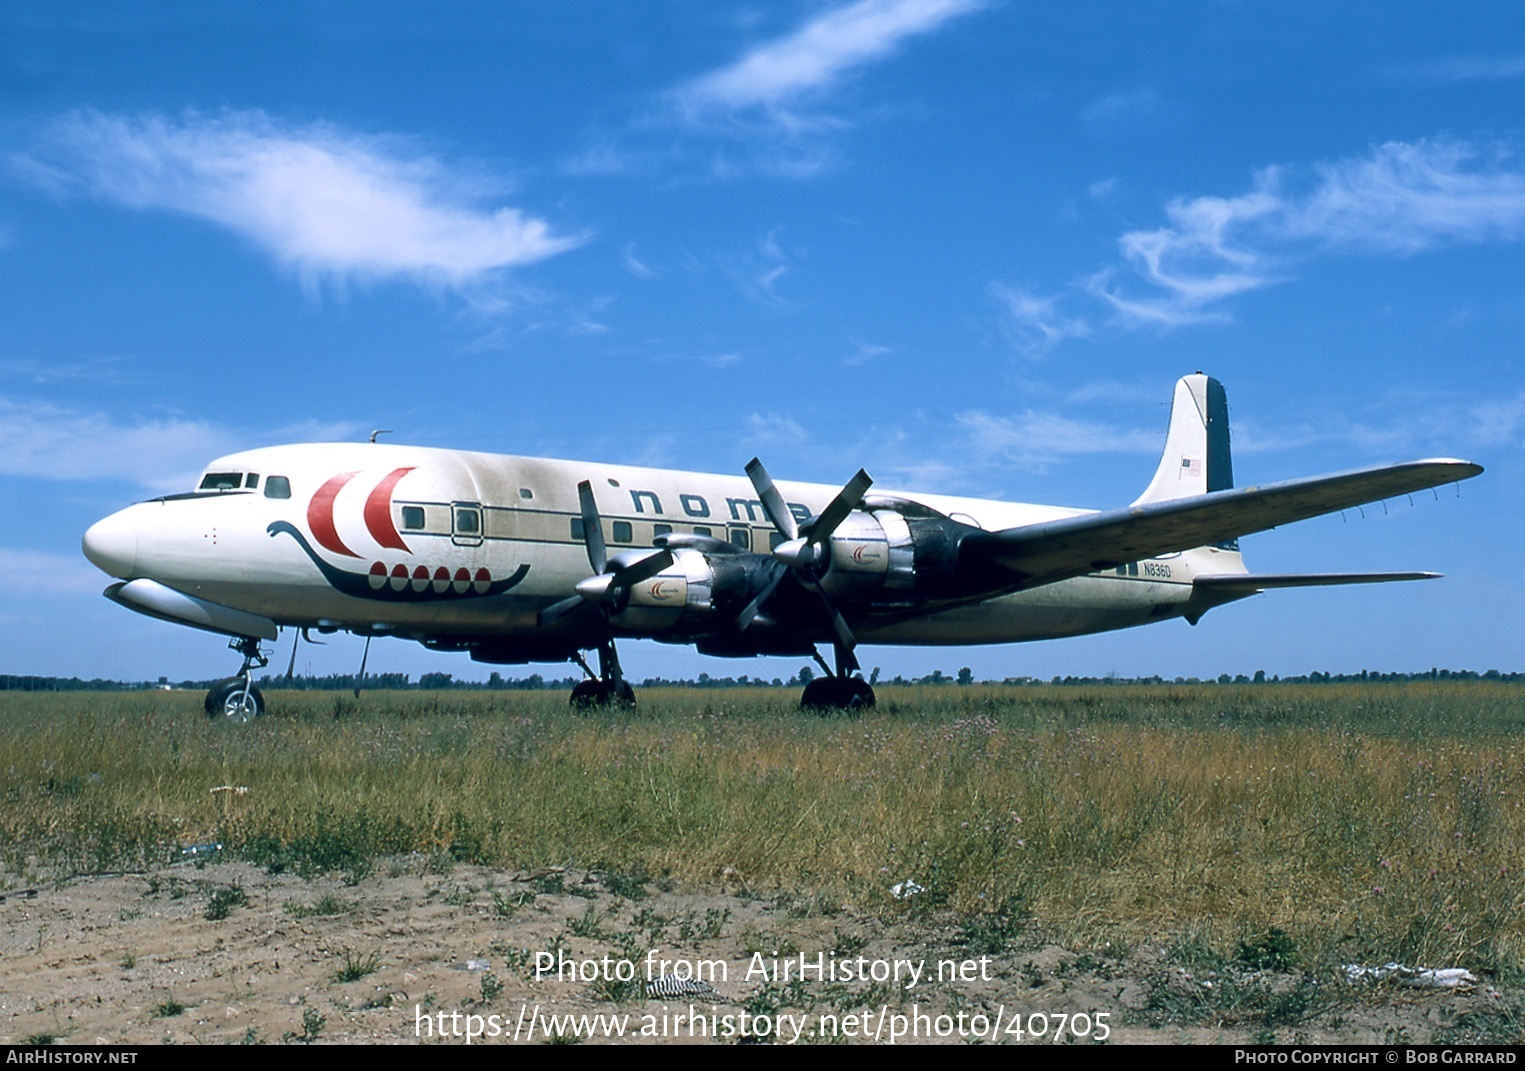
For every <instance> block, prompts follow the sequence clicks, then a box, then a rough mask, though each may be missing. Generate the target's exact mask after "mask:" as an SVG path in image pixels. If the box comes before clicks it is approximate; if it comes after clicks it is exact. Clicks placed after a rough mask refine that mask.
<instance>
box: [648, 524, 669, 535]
mask: <svg viewBox="0 0 1525 1071" xmlns="http://www.w3.org/2000/svg"><path fill="white" fill-rule="evenodd" d="M671 534H672V525H670V524H654V525H652V526H651V537H652V538H653V539H655V538H656V537H657V536H660V535H671Z"/></svg>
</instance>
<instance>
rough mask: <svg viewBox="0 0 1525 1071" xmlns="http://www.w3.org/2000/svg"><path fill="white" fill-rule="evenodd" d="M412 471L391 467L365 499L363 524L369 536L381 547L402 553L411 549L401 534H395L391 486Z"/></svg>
mask: <svg viewBox="0 0 1525 1071" xmlns="http://www.w3.org/2000/svg"><path fill="white" fill-rule="evenodd" d="M412 471H413V470H412V469H411V468H406V469H393V470H392V471H391V472H389V473H387V475H386V476H385V477H384V478H383V479H382V481H381V482H380V483H378V484H377V485H376V488H375V490H373V491H372V492H371V493H370V494H369V495H367V496H366V499H365V526H366V528H367V529H368V530H369V531H370V533H371V538H372V539H374V540H376V542H377V543H380V544H381V545H382V546H383V547H390V548H391V549H393V550H400V551H402V552H403V553H404V554H411V553H412V551H410V550H409V549H408V545H407V544H406V543H404V542H403V541H402V536H400V535H398V534H397V526H396V525H394V524H393V523H392V488H394V487H396V486H397V481H398V480H400V479H402V478H403V477H404V476H406V475H407V474H408V473H410V472H412Z"/></svg>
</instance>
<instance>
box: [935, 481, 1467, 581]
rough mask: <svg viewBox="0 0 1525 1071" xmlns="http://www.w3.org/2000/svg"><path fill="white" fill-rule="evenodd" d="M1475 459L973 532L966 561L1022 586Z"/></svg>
mask: <svg viewBox="0 0 1525 1071" xmlns="http://www.w3.org/2000/svg"><path fill="white" fill-rule="evenodd" d="M1482 471H1483V467H1482V466H1481V465H1475V464H1473V463H1471V462H1470V461H1456V460H1453V459H1450V458H1438V459H1433V460H1428V461H1409V462H1405V463H1403V464H1399V465H1384V466H1381V467H1379V468H1371V469H1360V470H1358V471H1355V472H1344V473H1338V474H1336V475H1332V476H1312V477H1308V478H1305V479H1298V480H1287V481H1285V482H1282V483H1272V484H1262V485H1258V486H1251V487H1239V488H1230V489H1227V490H1222V491H1213V492H1210V493H1208V494H1205V495H1193V496H1191V497H1189V498H1175V499H1168V500H1165V501H1161V502H1148V503H1136V504H1134V505H1132V506H1128V507H1125V508H1123V509H1114V510H1105V511H1103V512H1101V513H1085V514H1080V515H1078V516H1074V517H1065V518H1063V519H1062V520H1057V521H1045V522H1043V523H1041V524H1028V525H1022V526H1020V527H1017V528H1007V529H1004V530H1002V531H999V532H988V533H979V534H976V535H971V536H969V537H968V538H966V539H965V540H964V541H963V543H962V545H961V546H960V548H959V551H960V558H961V563H962V562H964V561H967V562H969V564H971V565H977V564H986V565H994V566H998V567H1001V568H1003V569H1005V570H1008V571H1009V572H1010V573H1012V574H1014V576H1013V579H1014V580H1016V581H1019V585H1018V586H1020V587H1023V588H1029V587H1036V586H1037V585H1039V584H1051V583H1054V582H1055V581H1059V580H1064V579H1067V578H1069V577H1073V576H1083V575H1084V574H1086V573H1090V572H1095V571H1097V570H1101V569H1110V568H1112V567H1114V566H1117V565H1121V564H1123V563H1125V562H1133V561H1143V560H1144V559H1146V558H1154V557H1158V556H1159V555H1162V554H1174V553H1176V552H1177V551H1183V550H1190V549H1192V548H1193V547H1203V546H1210V545H1212V544H1215V543H1224V542H1227V541H1228V540H1231V539H1236V538H1238V537H1239V536H1243V535H1249V534H1251V533H1252V532H1263V531H1266V530H1267V529H1270V528H1275V527H1277V526H1278V525H1283V524H1291V523H1292V522H1294V521H1302V520H1307V519H1308V518H1310V517H1319V516H1322V515H1323V514H1326V513H1337V512H1339V511H1340V510H1344V509H1352V508H1354V507H1356V506H1360V505H1364V504H1365V503H1367V502H1375V501H1377V500H1379V499H1383V498H1392V497H1395V496H1397V495H1404V494H1410V493H1412V492H1414V491H1423V490H1426V489H1427V488H1431V487H1438V486H1440V485H1441V484H1446V483H1454V482H1456V481H1458V480H1466V479H1470V478H1472V477H1473V476H1476V475H1478V474H1479V473H1480V472H1482Z"/></svg>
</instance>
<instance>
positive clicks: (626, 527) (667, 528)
mask: <svg viewBox="0 0 1525 1071" xmlns="http://www.w3.org/2000/svg"><path fill="white" fill-rule="evenodd" d="M275 478H276V477H271V479H275ZM402 527H403V530H404V531H408V532H421V531H423V529H424V508H423V507H422V506H404V507H402ZM611 529H612V531H611V532H610V534H611V535H612V536H613V541H614V542H616V543H634V542H635V527H634V525H632V524H631V523H630V522H629V521H614V522H613V523H612V525H611ZM455 530H456V532H457V533H458V534H461V535H477V534H479V533H480V532H481V530H482V521H481V513H480V512H479V511H477V510H475V509H469V508H462V507H459V506H457V507H456V510H455ZM671 532H672V525H670V524H654V525H652V530H651V534H652V537H653V538H655V537H657V536H660V535H668V534H670V533H671ZM571 533H572V538H573V539H574V540H576V541H577V542H579V543H581V542H583V541H584V536H583V524H582V518H581V517H573V518H571ZM694 535H697V536H709V537H711V538H713V537H714V530H713V529H711V528H706V527H704V526H702V525H701V526H698V527H696V528H695V529H694ZM726 538H727V539H728V540H729V541H730V542H731V543H732V544H734V545H735V546H736V547H738V548H739V549H741V550H751V549H752V531H751V529H749V528H731V529H729V530H728V531H727V533H726ZM783 539H784V537H783V536H782V535H780V534H779V533H777V532H770V533H769V540H768V544H769V549H770V550H771V549H772V548H774V547H777V546H778V545H779V544H780V543H782V542H783Z"/></svg>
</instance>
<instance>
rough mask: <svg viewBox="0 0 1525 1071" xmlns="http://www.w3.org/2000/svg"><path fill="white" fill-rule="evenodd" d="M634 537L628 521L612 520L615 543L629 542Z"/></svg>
mask: <svg viewBox="0 0 1525 1071" xmlns="http://www.w3.org/2000/svg"><path fill="white" fill-rule="evenodd" d="M634 539H635V533H634V532H633V531H631V528H630V522H629V521H615V522H614V541H615V542H616V543H629V542H632V541H633V540H634Z"/></svg>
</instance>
